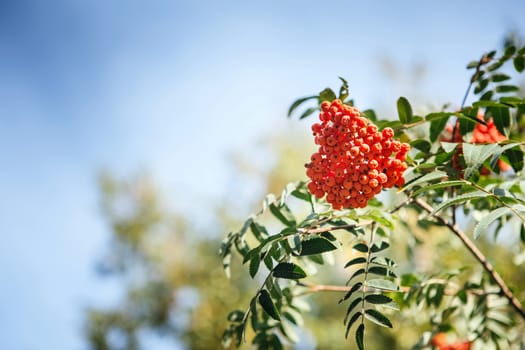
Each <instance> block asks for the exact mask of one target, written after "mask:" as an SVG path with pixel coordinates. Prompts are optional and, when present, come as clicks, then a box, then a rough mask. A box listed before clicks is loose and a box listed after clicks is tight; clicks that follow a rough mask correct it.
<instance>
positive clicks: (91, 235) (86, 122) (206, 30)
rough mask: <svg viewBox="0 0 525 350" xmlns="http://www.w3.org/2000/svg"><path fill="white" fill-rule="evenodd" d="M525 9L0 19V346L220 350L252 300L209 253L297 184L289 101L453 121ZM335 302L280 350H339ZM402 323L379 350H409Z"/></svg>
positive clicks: (19, 10)
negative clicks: (483, 58) (484, 61)
mask: <svg viewBox="0 0 525 350" xmlns="http://www.w3.org/2000/svg"><path fill="white" fill-rule="evenodd" d="M524 10H525V4H524V3H523V2H522V1H518V0H515V1H511V0H508V1H502V2H499V3H497V4H495V3H493V2H489V1H478V2H475V3H473V2H452V1H444V2H436V3H425V4H422V3H421V2H416V1H403V2H389V1H372V2H367V3H364V2H357V1H336V2H329V3H318V2H313V1H287V2H249V3H244V2H233V1H232V2H230V1H223V2H213V1H195V2H192V1H168V0H161V1H148V2H146V1H138V0H137V1H113V2H106V1H93V2H89V3H85V2H80V1H66V0H53V1H46V2H38V1H29V0H27V1H26V0H22V1H14V0H12V1H9V0H6V1H2V2H0V76H1V77H2V78H1V79H0V101H2V102H1V103H0V142H1V147H0V149H1V151H0V162H1V164H2V171H0V193H1V194H2V200H1V201H0V209H1V210H0V232H1V233H2V238H3V241H2V243H3V244H2V245H0V282H1V285H2V288H0V300H2V301H1V304H0V308H1V312H0V348H3V349H4V348H5V349H89V348H96V349H104V348H110V349H119V348H123V349H127V348H133V347H136V348H140V349H173V348H180V349H184V348H192V349H209V348H218V347H219V344H218V343H217V342H218V339H219V338H220V335H221V333H222V330H223V327H224V326H225V324H226V323H225V316H226V313H227V311H229V310H231V309H233V308H237V307H241V308H243V307H244V306H243V305H246V300H247V299H248V298H249V297H250V295H251V293H253V289H254V285H253V284H252V283H249V282H248V281H247V280H246V277H247V276H248V275H247V273H246V272H245V271H244V270H237V271H235V270H234V275H233V279H232V281H228V280H227V279H226V278H225V276H224V274H223V273H222V270H221V268H220V261H219V258H218V256H217V251H218V242H219V241H220V239H221V238H222V236H223V234H225V233H226V232H227V231H229V230H234V229H236V228H237V227H238V225H239V223H240V222H241V221H242V220H243V219H244V218H245V216H247V215H249V214H250V213H251V212H252V211H254V210H256V209H257V207H258V203H259V202H260V200H261V199H262V197H263V195H264V194H265V193H266V192H274V193H279V192H280V191H281V188H282V186H283V185H284V184H285V183H286V182H288V181H290V180H297V179H302V178H304V174H303V164H304V162H305V160H306V159H307V157H308V153H309V152H310V151H311V149H312V147H313V145H312V144H311V142H310V140H309V136H310V133H309V122H297V121H296V120H287V119H286V117H285V116H286V111H287V108H288V107H289V105H290V104H291V102H293V101H294V100H295V99H296V98H297V97H300V96H304V95H308V94H315V93H317V92H318V91H319V90H321V89H323V88H324V87H326V86H327V85H330V86H332V87H337V85H338V78H337V77H338V76H343V77H345V78H346V79H347V80H348V81H349V83H350V92H351V94H352V96H353V97H354V99H355V102H356V105H357V106H358V107H360V108H362V109H366V108H374V109H376V111H377V112H378V114H380V115H381V116H383V117H393V116H394V113H395V101H396V99H397V97H398V96H400V95H403V96H406V97H408V98H409V100H410V101H412V103H413V104H414V106H415V108H417V109H418V110H419V111H427V110H429V109H431V108H439V106H441V105H442V104H444V103H451V104H452V105H459V103H460V102H461V98H462V97H463V93H464V90H465V89H466V85H467V82H468V79H469V73H468V72H467V71H466V70H465V69H464V68H465V65H466V64H467V63H468V62H469V61H471V60H472V59H477V58H478V57H479V56H480V55H481V54H482V53H483V52H485V51H488V50H491V49H493V48H499V47H501V44H502V40H503V38H504V37H505V36H506V35H508V34H509V33H516V34H518V35H519V34H521V35H523V33H525V26H524V24H523V21H522V20H521V18H520V14H521V13H523V12H524ZM402 237H403V236H400V242H399V244H400V245H401V246H403V244H404V243H403V238H402ZM406 239H408V238H406ZM429 239H432V240H434V239H435V240H437V242H438V243H439V242H441V241H440V239H442V238H440V236H439V235H436V236H435V237H434V236H432V238H429ZM446 243H447V241H446V240H445V241H444V242H442V244H444V245H446ZM429 244H430V243H429ZM432 244H433V243H432ZM444 248H447V247H444ZM454 249H455V248H454ZM454 249H452V250H450V251H449V254H451V256H453V257H459V256H462V253H461V254H459V253H458V254H456V253H454V252H455V250H454ZM447 251H448V250H447ZM436 252H437V251H436ZM447 262H448V263H450V264H452V265H454V264H455V261H454V259H452V258H451V259H449V260H447ZM436 264H437V263H436ZM496 265H497V264H496ZM437 266H438V265H435V266H433V267H437ZM502 266H504V267H505V266H507V265H505V264H502ZM428 268H429V267H428V266H426V267H425V266H423V267H418V269H422V271H424V269H428ZM501 272H502V274H503V275H509V276H513V271H512V270H511V269H510V266H509V267H508V271H505V270H502V271H501ZM512 278H513V279H515V280H514V282H516V281H517V280H516V279H518V280H519V277H518V276H513V277H512ZM337 300H338V296H334V295H331V294H320V295H316V296H312V301H313V303H312V307H313V310H312V313H311V317H309V318H308V319H307V326H308V328H309V329H310V331H308V332H305V333H302V335H301V337H302V339H303V342H302V343H301V344H300V345H299V346H298V348H303V349H308V348H313V347H315V346H316V344H317V346H318V347H319V348H337V347H345V346H346V345H347V343H345V342H344V338H343V331H344V330H343V326H342V317H343V316H344V314H343V310H341V309H340V308H339V307H338V306H337V303H336V301H337ZM414 322H415V326H414V327H413V328H411V327H403V328H402V331H403V336H402V337H399V334H398V333H396V332H398V331H399V329H397V330H395V331H394V332H393V333H388V334H385V335H384V337H385V339H391V340H389V341H390V342H391V343H392V344H397V345H396V346H399V347H400V348H403V347H404V346H407V344H408V343H409V341H411V340H413V339H415V338H417V336H418V332H419V328H417V327H424V325H423V324H424V322H425V320H416V321H414ZM418 322H419V323H418ZM418 324H420V325H419V326H418ZM421 325H423V326H421ZM394 338H395V339H396V340H395V341H394V340H393V339H394ZM314 339H317V340H316V341H315V340H314ZM381 339H383V338H381ZM316 342H317V343H316ZM403 342H406V343H403ZM391 346H392V348H394V345H391Z"/></svg>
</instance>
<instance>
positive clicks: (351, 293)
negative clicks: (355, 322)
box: [339, 282, 363, 319]
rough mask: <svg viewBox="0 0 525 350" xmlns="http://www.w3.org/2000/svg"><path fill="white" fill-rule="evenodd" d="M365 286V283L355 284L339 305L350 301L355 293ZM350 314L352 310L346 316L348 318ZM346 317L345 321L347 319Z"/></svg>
mask: <svg viewBox="0 0 525 350" xmlns="http://www.w3.org/2000/svg"><path fill="white" fill-rule="evenodd" d="M362 286H363V283H361V282H357V283H356V284H354V285H353V286H352V288H350V290H349V291H348V292H347V293H346V294H345V296H344V297H343V298H342V299H341V300H339V303H342V302H343V301H345V300H347V299H349V298H350V297H351V296H352V295H353V294H354V293H355V292H357V291H358V290H359V289H360V288H361V287H362ZM349 312H350V309H349V310H348V312H347V314H346V317H348V313H349ZM346 317H345V319H346Z"/></svg>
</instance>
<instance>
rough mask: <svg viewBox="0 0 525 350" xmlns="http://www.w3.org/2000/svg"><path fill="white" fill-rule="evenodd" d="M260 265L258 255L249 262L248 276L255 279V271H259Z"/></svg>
mask: <svg viewBox="0 0 525 350" xmlns="http://www.w3.org/2000/svg"><path fill="white" fill-rule="evenodd" d="M260 264H261V259H260V257H259V255H255V256H254V257H253V258H252V260H250V276H251V277H252V278H254V277H255V275H256V274H257V271H259V265H260Z"/></svg>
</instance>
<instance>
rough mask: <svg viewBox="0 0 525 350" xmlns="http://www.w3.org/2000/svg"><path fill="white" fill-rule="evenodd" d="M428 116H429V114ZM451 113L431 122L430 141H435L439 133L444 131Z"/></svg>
mask: <svg viewBox="0 0 525 350" xmlns="http://www.w3.org/2000/svg"><path fill="white" fill-rule="evenodd" d="M427 118H428V116H427ZM448 118H449V115H446V117H443V118H440V119H434V120H432V121H431V122H430V141H431V142H435V141H436V140H437V139H438V137H439V135H441V133H442V132H443V129H444V128H445V125H447V121H448Z"/></svg>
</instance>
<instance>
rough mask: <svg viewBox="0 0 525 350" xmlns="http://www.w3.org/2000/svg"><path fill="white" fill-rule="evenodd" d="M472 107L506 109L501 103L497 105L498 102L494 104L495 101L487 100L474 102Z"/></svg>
mask: <svg viewBox="0 0 525 350" xmlns="http://www.w3.org/2000/svg"><path fill="white" fill-rule="evenodd" d="M472 106H473V107H476V108H478V107H482V108H483V107H503V108H505V107H507V106H506V105H504V104H503V103H499V102H496V101H487V100H483V101H476V102H474V103H473V104H472Z"/></svg>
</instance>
